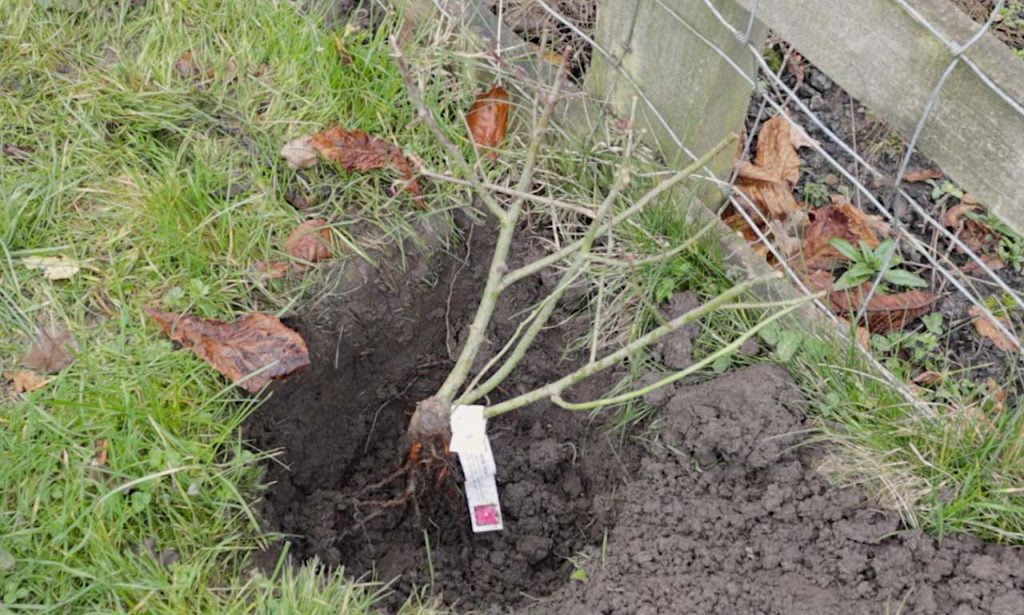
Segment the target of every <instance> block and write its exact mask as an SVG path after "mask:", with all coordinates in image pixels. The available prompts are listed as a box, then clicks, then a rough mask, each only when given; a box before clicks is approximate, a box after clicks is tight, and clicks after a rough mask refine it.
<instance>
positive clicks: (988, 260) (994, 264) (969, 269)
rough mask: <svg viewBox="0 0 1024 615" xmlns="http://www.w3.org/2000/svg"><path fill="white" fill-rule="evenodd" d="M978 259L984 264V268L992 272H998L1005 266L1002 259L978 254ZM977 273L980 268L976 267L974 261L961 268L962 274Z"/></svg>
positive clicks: (976, 264)
mask: <svg viewBox="0 0 1024 615" xmlns="http://www.w3.org/2000/svg"><path fill="white" fill-rule="evenodd" d="M978 258H980V259H981V262H983V263H985V266H987V267H988V268H989V269H991V270H992V271H999V270H1000V269H1002V268H1003V267H1005V266H1006V263H1004V262H1003V259H1001V258H999V257H998V256H994V255H989V254H980V255H978ZM979 271H981V266H980V265H978V263H977V261H974V260H972V261H970V262H969V263H967V264H966V265H964V266H963V272H964V273H977V272H979Z"/></svg>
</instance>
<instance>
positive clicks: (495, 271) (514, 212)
mask: <svg viewBox="0 0 1024 615" xmlns="http://www.w3.org/2000/svg"><path fill="white" fill-rule="evenodd" d="M565 73H566V71H565V70H564V67H563V70H560V71H559V74H558V76H557V77H556V79H555V84H554V87H552V89H551V94H550V95H549V96H548V99H547V101H546V103H545V105H544V112H543V113H542V114H541V116H540V119H538V120H537V125H536V127H534V131H533V136H532V138H531V140H530V146H529V148H528V149H527V152H526V163H525V164H524V166H523V175H522V177H521V178H520V179H519V189H520V191H525V188H526V187H528V186H529V184H530V182H531V181H533V169H534V166H535V165H536V162H537V155H538V154H539V152H540V146H541V144H542V143H543V141H544V135H545V133H546V132H547V127H548V123H549V122H550V121H551V115H552V113H553V112H554V109H555V101H556V100H557V99H558V93H559V91H560V90H561V88H562V83H563V82H564V80H565V78H564V77H565ZM522 205H523V198H522V197H518V198H516V199H515V200H513V201H512V203H511V204H510V205H509V207H508V210H506V211H505V214H504V217H503V218H499V231H498V240H497V242H495V245H494V254H493V255H492V256H491V266H490V269H489V270H488V272H487V282H486V284H485V285H484V290H483V293H482V294H481V296H480V304H479V305H478V306H477V309H476V315H475V316H474V317H473V322H472V323H470V325H469V336H468V337H467V338H466V343H465V344H464V345H463V346H462V351H461V352H460V353H459V358H458V359H457V360H456V361H455V366H454V367H453V368H452V371H451V372H449V373H448V377H447V378H445V381H444V383H443V384H442V385H441V388H440V389H438V391H437V394H436V395H434V397H436V398H438V399H439V400H441V402H442V403H444V404H445V405H446V406H451V402H452V400H453V399H454V398H455V394H456V393H457V392H458V390H459V388H460V387H462V385H463V384H464V383H465V382H466V378H467V377H468V376H469V370H470V369H471V368H472V367H473V361H474V360H475V359H476V355H477V354H478V353H479V352H480V347H481V346H482V345H483V341H484V334H485V333H486V332H487V325H489V324H490V322H491V316H493V315H494V308H495V306H497V304H498V297H499V296H500V295H501V291H502V288H501V280H502V278H503V277H504V275H505V269H506V267H507V265H506V263H507V262H508V252H509V249H510V248H511V246H512V238H513V237H514V236H515V233H516V226H517V224H518V223H519V214H520V213H521V212H522Z"/></svg>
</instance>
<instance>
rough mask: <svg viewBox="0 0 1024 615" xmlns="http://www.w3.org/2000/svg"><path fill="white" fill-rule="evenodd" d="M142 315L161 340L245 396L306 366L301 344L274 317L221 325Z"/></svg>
mask: <svg viewBox="0 0 1024 615" xmlns="http://www.w3.org/2000/svg"><path fill="white" fill-rule="evenodd" d="M146 313H147V314H149V316H150V317H151V318H153V319H154V320H156V321H157V323H159V325H160V328H161V329H162V330H163V332H164V334H166V335H167V336H168V337H170V338H171V339H172V340H174V341H176V342H178V343H179V344H181V345H182V346H183V347H185V348H191V349H192V350H193V351H194V352H195V353H196V354H197V355H198V356H199V357H200V358H201V359H203V360H204V361H206V362H207V363H209V364H210V365H211V366H212V367H213V368H214V369H216V370H217V371H219V372H220V373H222V374H224V375H225V376H227V377H228V378H230V379H231V380H232V382H234V383H235V384H237V385H238V386H240V387H242V388H244V389H246V390H247V391H249V392H250V393H256V392H258V391H259V390H260V389H262V388H263V387H264V386H265V385H266V384H267V383H269V382H270V381H271V380H273V379H279V378H284V377H285V376H288V375H289V374H291V373H293V372H295V371H296V370H299V369H303V368H305V367H307V366H309V351H308V350H307V349H306V342H305V341H304V340H303V339H302V337H301V336H300V335H299V334H298V333H296V332H295V331H293V330H291V329H289V328H288V327H286V326H285V325H284V324H282V323H281V321H280V320H278V319H277V318H274V317H273V316H268V315H266V314H260V313H256V314H248V315H246V316H243V317H242V318H239V319H238V320H235V321H234V322H223V321H220V320H214V319H212V318H198V317H196V316H190V315H187V314H180V315H179V314H172V313H169V312H162V311H160V310H155V309H147V310H146ZM255 372H259V373H255ZM254 373H255V374H254Z"/></svg>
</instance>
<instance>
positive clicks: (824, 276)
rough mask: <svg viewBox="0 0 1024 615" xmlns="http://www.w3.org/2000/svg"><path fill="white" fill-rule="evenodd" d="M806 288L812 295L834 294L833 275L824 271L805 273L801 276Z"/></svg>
mask: <svg viewBox="0 0 1024 615" xmlns="http://www.w3.org/2000/svg"><path fill="white" fill-rule="evenodd" d="M800 279H801V280H803V282H804V286H806V287H807V289H808V290H809V291H811V292H812V293H820V292H827V293H830V292H832V274H831V273H830V272H828V271H825V270H823V269H817V270H814V271H805V272H803V274H802V275H801V276H800Z"/></svg>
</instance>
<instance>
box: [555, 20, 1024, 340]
mask: <svg viewBox="0 0 1024 615" xmlns="http://www.w3.org/2000/svg"><path fill="white" fill-rule="evenodd" d="M535 2H536V4H537V5H538V6H540V7H541V8H542V9H544V10H545V11H547V12H548V13H549V14H550V15H551V16H552V17H553V18H554V19H555V20H557V21H558V22H559V23H560V24H562V26H564V27H566V28H568V29H570V30H572V31H573V33H574V34H575V35H576V36H578V37H579V38H580V39H581V40H583V41H585V42H586V43H587V44H589V45H590V46H591V49H592V52H593V53H595V54H600V55H601V56H602V57H603V58H604V59H605V60H606V61H607V62H608V64H609V65H610V66H611V67H612V68H613V69H614V70H615V71H616V73H617V76H619V77H621V78H623V79H624V80H626V81H627V82H628V83H629V84H630V85H631V86H632V87H633V89H634V90H635V91H636V93H637V96H638V98H639V99H640V100H641V102H642V103H643V104H644V105H646V107H647V108H648V110H649V111H650V113H651V115H652V116H653V117H654V118H655V120H656V121H657V122H658V123H659V124H660V125H661V126H662V128H663V129H664V130H665V131H666V133H667V134H668V135H669V136H670V138H671V139H672V141H673V142H674V143H675V144H676V145H677V146H678V147H679V148H680V150H682V151H683V152H684V153H685V154H686V155H687V156H689V157H690V159H691V160H692V159H696V157H697V153H696V152H693V151H692V150H691V149H690V148H689V147H687V144H686V143H685V142H684V140H683V139H682V138H681V137H680V136H679V134H678V133H677V132H676V130H675V129H674V128H673V126H672V125H671V123H670V122H669V121H668V120H667V119H666V118H665V115H664V114H663V113H662V111H661V110H660V109H658V108H657V106H656V105H655V104H654V103H653V102H652V101H651V99H650V97H649V96H648V95H647V94H646V93H645V92H644V91H643V88H642V87H641V86H640V84H639V83H638V82H637V80H636V79H634V77H633V76H632V75H631V74H630V73H629V72H628V71H626V70H624V69H623V67H622V64H621V62H620V58H618V57H616V56H615V54H613V53H612V52H611V51H609V50H608V49H606V48H604V47H603V46H601V45H600V44H599V43H598V42H597V41H596V40H595V39H594V38H593V37H592V36H590V34H589V33H587V32H584V31H583V30H582V29H580V28H579V27H578V26H577V25H576V24H575V23H574V22H573V21H572V20H571V19H569V18H567V17H566V16H564V15H562V14H560V13H559V12H558V11H556V10H555V9H554V8H553V7H552V6H551V4H549V3H548V2H547V1H546V0H535ZM896 2H897V3H898V4H899V6H900V7H901V8H903V9H904V10H905V11H907V13H908V14H910V15H911V16H912V17H913V18H914V20H915V21H917V22H918V23H920V24H921V25H922V26H924V27H925V28H926V29H927V30H928V31H929V32H930V33H931V34H932V35H934V36H936V38H937V39H938V40H939V41H940V42H941V43H942V44H943V45H944V46H945V48H946V49H947V50H949V52H950V56H951V57H950V62H949V64H948V65H947V67H946V69H945V70H944V71H943V73H942V75H941V76H940V78H939V79H938V81H937V83H936V84H935V87H934V89H933V90H932V92H931V94H930V96H929V97H928V100H927V101H926V103H925V107H924V111H923V112H922V114H921V117H920V118H919V120H918V122H917V125H916V127H915V130H914V132H913V134H912V136H911V139H910V142H909V145H908V147H907V149H906V152H905V154H904V156H903V157H902V160H901V162H900V165H899V170H898V172H897V174H896V176H895V177H893V178H892V179H893V184H894V185H895V186H896V190H895V193H894V195H893V197H892V198H893V199H896V198H900V199H902V200H903V201H904V202H905V203H906V204H907V205H908V206H909V207H910V208H911V209H912V210H913V211H914V213H916V214H917V215H918V216H920V217H921V219H922V220H923V221H924V222H925V223H926V224H927V225H928V226H930V227H931V228H932V229H934V231H935V232H937V233H938V234H940V235H941V236H942V237H944V238H945V239H946V240H948V241H949V242H950V244H952V245H953V246H955V247H956V248H957V249H958V250H959V251H960V252H961V253H963V254H965V255H966V256H967V258H969V259H970V260H971V261H972V262H973V263H974V264H975V265H974V266H975V267H976V268H977V270H978V271H980V272H981V273H983V274H984V275H985V276H986V277H987V278H988V280H989V281H990V282H991V283H992V284H994V285H995V286H996V287H998V288H999V289H1000V290H1001V291H1003V292H1004V293H1005V294H1006V296H1007V297H1010V298H1011V299H1012V300H1013V302H1014V303H1015V304H1016V305H1017V306H1018V307H1020V308H1022V309H1024V299H1022V298H1021V295H1020V293H1018V292H1017V291H1016V290H1014V289H1013V288H1011V287H1010V286H1008V285H1007V284H1006V282H1005V281H1004V280H1003V279H1002V278H1001V277H1000V276H999V275H998V274H996V273H995V271H993V269H992V268H991V267H990V266H989V265H988V263H987V262H986V261H985V260H984V259H983V258H982V257H981V256H980V255H979V254H977V253H976V251H974V250H973V249H971V248H970V247H969V246H968V245H967V244H966V243H965V242H964V241H963V240H962V239H961V238H960V237H959V236H958V235H957V234H956V233H954V232H952V231H950V230H949V229H947V228H946V226H945V225H944V224H943V223H942V222H941V221H940V220H937V219H936V218H935V217H934V216H932V215H931V214H930V213H929V212H928V211H927V210H925V209H924V208H923V207H922V206H921V205H920V204H919V203H918V202H917V200H916V199H915V198H914V197H912V196H911V195H909V194H908V193H907V192H906V190H905V189H903V187H902V184H903V181H904V177H905V175H906V171H907V169H908V166H909V164H910V161H911V158H912V156H913V154H914V153H915V152H916V151H917V143H918V140H919V139H920V136H921V134H922V132H923V131H924V128H925V127H926V125H927V124H928V121H929V119H930V118H931V116H932V112H933V111H934V108H935V106H936V103H937V101H938V100H939V98H940V95H941V92H942V88H943V86H944V85H945V83H946V81H947V79H948V78H949V76H950V75H951V74H952V72H953V70H954V69H955V68H956V67H957V65H958V64H960V63H963V64H965V65H967V66H968V67H969V68H971V70H972V71H973V72H974V73H975V74H976V75H977V76H978V77H979V79H980V80H981V81H982V83H984V84H986V85H987V86H988V87H990V88H991V89H992V90H993V91H994V92H995V93H996V94H997V95H998V96H999V97H1000V98H1001V99H1002V100H1004V101H1006V102H1007V103H1008V104H1009V105H1010V106H1011V107H1012V108H1013V109H1014V110H1015V111H1016V112H1018V113H1021V112H1024V109H1022V108H1021V106H1020V105H1019V104H1017V103H1016V101H1015V100H1014V99H1013V98H1012V97H1010V96H1009V95H1008V94H1007V93H1006V92H1005V91H1004V90H1002V89H1001V88H999V87H998V86H997V85H996V84H995V83H994V82H993V81H992V79H991V78H990V77H989V76H988V75H986V74H985V73H984V71H982V70H981V69H980V68H979V67H978V66H977V65H976V64H975V63H974V62H973V61H971V60H970V59H969V58H968V57H967V56H966V55H965V54H966V52H967V51H968V50H969V49H970V48H971V47H972V46H973V45H974V44H975V43H977V42H978V41H979V40H981V38H982V37H983V36H984V34H985V33H986V32H988V31H989V30H990V28H991V26H992V24H993V23H995V21H996V19H997V17H998V14H999V11H1000V9H1002V7H1003V5H1004V2H1005V0H999V1H998V2H997V3H996V5H995V7H994V8H993V10H992V11H991V13H990V15H989V18H988V20H986V22H985V23H984V24H981V25H980V27H979V28H978V29H977V31H976V32H975V33H974V35H973V36H972V37H971V38H970V39H969V40H967V41H966V42H964V43H963V44H958V43H956V42H954V41H951V40H949V39H948V38H946V37H945V36H944V35H942V34H941V31H940V30H939V29H938V28H936V27H935V26H934V25H932V24H930V23H929V22H928V21H927V20H926V19H925V18H924V17H923V16H922V15H921V14H920V13H919V12H917V11H916V10H914V8H913V7H911V6H910V5H909V4H907V2H906V1H905V0H896ZM654 4H655V5H656V6H658V7H659V8H660V9H661V10H662V11H664V13H665V16H666V18H668V19H671V20H673V21H675V22H677V23H678V24H679V25H680V27H681V28H683V29H685V30H686V31H688V32H689V33H690V34H692V35H693V36H695V37H696V38H697V39H698V40H700V41H701V42H702V43H703V44H705V45H706V46H707V47H708V48H710V49H711V50H712V51H714V52H715V53H716V54H717V55H718V56H719V57H720V58H721V59H722V60H723V61H724V62H725V63H726V64H727V65H728V66H729V67H730V68H731V69H732V70H734V71H735V72H736V73H737V74H738V75H740V76H741V78H743V79H744V80H745V81H746V82H747V83H748V84H750V85H751V86H752V87H754V90H755V96H760V97H761V98H762V101H763V103H764V104H762V105H761V111H760V113H759V115H758V117H757V119H756V120H755V124H757V123H760V122H761V121H762V119H763V115H764V113H765V112H766V111H767V107H771V108H772V109H773V110H775V111H776V112H777V113H779V114H780V115H782V116H785V117H787V118H788V115H787V114H786V108H785V104H793V105H795V106H796V108H797V109H798V110H799V111H800V113H801V114H802V115H803V116H804V117H806V118H807V119H808V120H810V122H812V123H813V124H814V126H816V127H817V128H818V129H819V130H821V131H822V133H823V134H825V135H826V137H827V138H828V140H829V141H831V142H832V143H834V144H835V145H836V146H838V147H839V148H840V149H841V150H842V151H843V152H844V153H845V154H846V155H848V156H850V158H851V159H852V160H854V161H855V162H856V163H857V164H858V165H860V166H861V167H863V168H864V169H866V170H867V171H868V172H870V173H872V174H874V175H876V176H884V174H883V173H882V172H881V171H879V170H878V169H877V168H876V167H875V166H874V165H872V164H871V163H869V162H868V161H867V160H865V159H864V157H862V156H861V155H860V153H859V152H858V151H857V150H856V149H855V148H854V147H853V146H851V145H850V144H848V143H847V142H846V141H845V140H843V139H842V138H841V137H839V136H838V135H837V134H835V132H834V131H833V130H831V129H830V128H829V127H828V125H827V124H826V122H825V121H823V120H822V119H821V118H820V117H819V116H818V115H817V114H816V113H815V112H814V111H812V110H811V109H810V108H809V107H808V106H807V105H806V104H805V103H804V102H803V101H802V100H801V99H800V98H799V97H798V96H797V94H796V92H795V91H793V90H792V89H791V88H790V87H789V86H787V85H786V83H785V82H784V81H783V79H782V77H781V76H780V75H779V74H776V73H775V72H773V71H772V70H771V68H770V67H769V65H768V63H767V61H766V60H765V59H764V57H763V56H762V50H760V49H758V48H757V47H756V46H754V45H753V44H752V43H751V42H750V33H751V31H752V29H753V25H754V24H755V23H756V19H757V10H758V8H759V2H757V1H754V2H752V3H751V9H752V10H751V12H750V16H749V18H748V19H747V21H746V23H745V24H744V26H743V30H740V29H739V28H737V27H736V26H734V25H733V24H731V23H730V22H729V21H728V20H727V19H726V18H725V16H724V15H722V13H721V12H720V11H719V10H718V9H717V8H716V7H715V5H714V4H713V3H712V2H711V0H704V5H705V7H706V8H707V10H708V11H709V12H710V13H712V14H713V15H714V16H715V18H716V20H717V21H718V22H719V23H720V24H721V25H722V26H723V27H725V28H726V29H727V30H728V31H729V32H731V33H732V34H733V35H734V36H735V37H736V38H737V39H738V40H740V41H741V42H743V43H744V44H745V45H746V47H747V49H748V51H749V52H750V54H751V57H752V59H753V60H754V62H755V64H756V65H757V67H758V68H759V69H760V78H762V79H765V80H766V81H767V82H768V83H769V84H771V85H773V86H775V87H776V88H778V89H779V90H780V91H782V92H783V93H785V95H786V100H785V101H782V102H780V101H778V100H775V99H774V98H773V97H772V95H771V93H770V92H769V90H768V89H767V88H758V87H757V85H758V83H757V81H756V80H755V79H754V78H752V77H751V76H750V75H748V74H747V71H745V70H744V69H743V68H742V67H740V66H739V65H738V64H737V63H736V62H735V61H734V60H733V59H732V57H730V55H729V54H728V53H727V52H725V51H724V50H723V49H721V48H720V47H719V46H718V45H716V44H715V43H714V42H712V40H711V39H710V38H709V37H708V36H705V35H704V33H702V32H701V31H700V30H699V29H698V28H696V27H695V26H694V25H693V24H692V23H691V21H690V20H688V19H686V18H685V17H684V16H682V15H680V14H679V12H677V11H675V10H673V9H672V7H670V6H668V5H667V4H666V3H665V2H663V1H662V0H654ZM626 47H627V48H628V47H629V43H628V42H627V45H626ZM852 61H856V60H855V59H852ZM652 70H657V67H652ZM791 121H792V120H791ZM813 148H814V149H815V150H816V151H817V153H818V154H820V155H821V156H822V157H823V158H824V159H825V160H826V161H827V163H828V164H829V165H830V167H831V168H833V169H834V170H836V171H837V172H839V173H840V174H841V175H842V176H843V177H844V178H846V180H847V181H849V182H850V183H851V184H852V185H853V187H854V188H855V189H856V190H857V191H858V192H859V194H860V195H862V196H863V197H864V199H865V200H866V201H867V202H868V203H870V204H871V206H872V207H873V208H874V209H875V211H876V212H877V213H878V214H880V215H881V216H882V217H883V218H885V219H886V220H887V221H888V222H889V224H890V225H891V226H892V228H893V230H894V231H895V232H896V233H897V234H898V235H899V236H900V237H901V238H902V239H903V240H905V241H906V242H907V243H908V244H909V245H911V246H912V247H913V249H914V250H915V251H917V252H918V253H919V254H920V255H921V256H922V257H923V258H924V259H925V260H926V261H927V262H928V263H929V264H930V265H931V266H932V267H933V269H934V270H935V271H936V272H937V273H938V274H939V275H941V276H942V277H943V278H944V279H945V280H946V281H947V282H948V283H949V284H950V285H951V286H952V287H953V288H955V289H956V290H957V292H959V293H960V294H962V295H963V296H964V297H965V298H966V299H967V300H968V301H969V302H970V303H971V304H972V305H974V306H976V307H977V308H978V309H979V310H980V311H981V313H982V314H984V315H985V316H986V317H988V318H989V319H990V320H991V322H992V323H993V325H994V326H995V327H996V328H997V329H998V330H999V331H1000V333H1002V334H1003V335H1005V336H1006V337H1007V338H1008V339H1010V340H1013V341H1015V342H1016V343H1017V344H1018V346H1019V345H1020V337H1019V336H1018V335H1017V334H1016V333H1015V332H1014V331H1012V330H1011V329H1010V327H1009V326H1007V325H1005V324H1004V321H1003V320H1002V319H1000V318H998V317H997V316H996V314H994V313H993V312H992V310H990V309H989V307H988V306H987V305H986V302H985V301H984V300H982V299H981V297H980V296H979V294H978V292H977V290H976V288H974V284H973V282H972V281H971V280H970V279H968V278H966V276H963V277H962V274H961V273H960V271H959V268H958V267H957V266H956V265H955V264H954V263H953V262H952V260H951V259H950V258H949V254H948V253H945V254H943V253H942V252H940V251H939V250H938V249H936V248H933V247H931V246H929V245H928V244H926V243H924V242H923V241H921V240H920V239H919V238H918V237H917V236H915V235H914V234H913V233H911V232H910V231H909V230H907V229H906V228H905V227H904V225H903V223H902V222H901V220H900V219H899V218H898V217H897V216H895V215H894V213H893V205H894V203H893V202H892V201H890V203H889V204H884V203H882V202H881V201H880V200H879V199H878V197H876V196H875V194H874V193H873V191H872V190H870V189H869V188H868V187H866V186H865V185H864V184H863V183H862V182H861V181H860V180H859V179H858V177H856V176H855V175H854V174H853V173H851V172H850V171H849V170H847V169H846V167H845V166H844V165H842V164H841V163H839V162H838V161H837V160H836V159H835V158H834V157H832V156H831V155H830V154H829V153H828V152H827V151H826V150H825V149H824V147H822V146H821V145H820V144H815V145H813ZM705 170H706V172H707V174H708V176H709V177H712V174H711V171H710V169H705ZM733 179H734V180H735V177H734V178H733ZM729 199H730V202H731V203H732V205H733V206H734V207H735V208H736V210H737V211H738V212H739V213H740V214H741V215H742V216H743V217H744V219H746V221H747V223H748V224H749V225H750V227H751V229H753V230H754V231H755V233H757V234H758V236H759V237H758V239H759V241H761V242H762V243H763V244H764V245H765V247H766V248H767V249H768V250H769V251H770V252H771V253H772V254H773V256H775V258H777V259H778V261H779V262H780V263H781V264H782V265H783V268H784V269H785V270H786V272H787V274H788V275H789V277H790V278H791V280H792V281H793V282H794V284H796V285H797V286H798V287H800V288H802V289H803V290H805V291H806V290H807V288H806V286H805V285H804V284H803V282H802V281H801V279H800V276H799V275H797V274H796V273H795V271H794V270H793V269H792V267H790V266H789V264H788V263H787V259H786V258H785V257H784V256H783V255H782V254H780V252H779V251H778V250H777V249H776V248H775V247H774V246H773V245H772V242H771V241H770V240H769V239H768V238H767V236H766V235H765V234H764V233H762V232H760V230H759V226H760V225H759V224H757V223H756V220H755V218H759V219H760V221H761V222H762V223H767V222H768V220H766V219H765V218H764V216H763V213H762V212H761V211H760V209H759V208H758V207H756V206H755V205H754V204H753V203H752V202H751V201H750V200H749V199H748V198H746V197H745V195H744V194H743V193H742V192H740V191H737V190H733V191H731V195H730V197H729ZM892 254H895V252H893V253H892ZM890 261H891V255H890V257H889V258H887V259H886V261H885V263H884V267H883V268H882V271H885V270H886V269H888V267H889V265H890V264H891V262H890ZM881 276H882V274H881V273H880V274H879V276H878V277H877V278H876V280H875V284H873V285H872V287H871V290H870V291H869V292H870V294H869V295H868V297H867V298H866V299H865V300H864V301H863V303H862V306H861V309H860V313H858V314H857V318H856V319H855V321H860V320H861V318H862V317H863V316H864V314H863V311H864V309H865V307H866V306H867V305H868V302H869V301H870V299H871V297H872V296H874V293H875V291H876V289H877V288H878V287H879V285H880V284H879V283H880V281H881ZM820 307H821V308H822V309H823V311H825V312H826V313H828V314H829V315H830V316H833V317H834V315H833V314H832V313H831V310H828V309H827V308H826V307H825V306H824V305H820Z"/></svg>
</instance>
